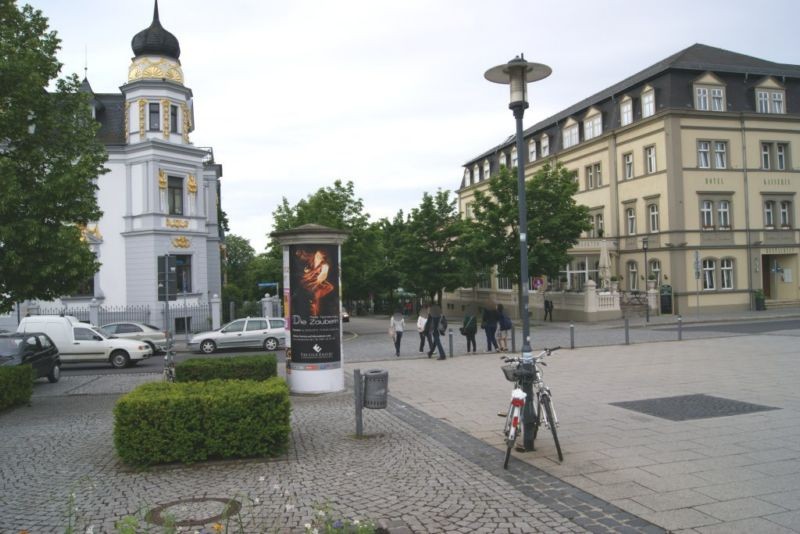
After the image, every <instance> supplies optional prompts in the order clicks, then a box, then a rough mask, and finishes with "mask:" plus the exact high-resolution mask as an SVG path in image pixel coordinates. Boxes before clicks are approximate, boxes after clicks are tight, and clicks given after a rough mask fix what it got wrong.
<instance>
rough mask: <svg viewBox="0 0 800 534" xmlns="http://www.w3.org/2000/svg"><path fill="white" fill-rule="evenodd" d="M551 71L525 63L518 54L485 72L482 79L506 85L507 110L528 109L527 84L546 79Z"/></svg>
mask: <svg viewBox="0 0 800 534" xmlns="http://www.w3.org/2000/svg"><path fill="white" fill-rule="evenodd" d="M552 72H553V71H552V70H551V69H550V67H548V66H547V65H542V64H541V63H530V62H528V61H525V56H524V55H523V54H520V55H519V56H517V57H515V58H514V59H512V60H511V61H509V62H508V63H505V64H503V65H497V66H496V67H492V68H491V69H489V70H487V71H486V73H485V74H484V75H483V76H484V78H486V79H487V80H489V81H490V82H494V83H503V84H508V85H509V86H510V88H511V101H510V102H509V104H508V107H509V108H512V109H513V108H515V107H522V108H527V107H528V84H529V83H530V82H535V81H538V80H541V79H543V78H547V77H548V76H550V74H551V73H552Z"/></svg>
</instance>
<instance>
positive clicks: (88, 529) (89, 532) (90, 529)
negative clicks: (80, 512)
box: [86, 525, 94, 534]
mask: <svg viewBox="0 0 800 534" xmlns="http://www.w3.org/2000/svg"><path fill="white" fill-rule="evenodd" d="M86 534H94V525H89V526H88V527H86Z"/></svg>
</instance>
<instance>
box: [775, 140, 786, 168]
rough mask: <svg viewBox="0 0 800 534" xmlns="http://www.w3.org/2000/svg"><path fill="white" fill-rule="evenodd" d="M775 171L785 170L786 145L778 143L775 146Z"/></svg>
mask: <svg viewBox="0 0 800 534" xmlns="http://www.w3.org/2000/svg"><path fill="white" fill-rule="evenodd" d="M775 169H777V170H779V171H785V170H786V145H785V144H783V143H778V144H777V145H776V146H775Z"/></svg>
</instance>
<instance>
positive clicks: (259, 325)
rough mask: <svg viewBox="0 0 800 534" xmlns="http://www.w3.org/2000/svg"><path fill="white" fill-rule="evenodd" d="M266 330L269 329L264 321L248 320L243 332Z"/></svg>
mask: <svg viewBox="0 0 800 534" xmlns="http://www.w3.org/2000/svg"><path fill="white" fill-rule="evenodd" d="M267 328H269V327H268V326H267V320H266V319H248V320H247V326H246V327H245V331H246V332H252V331H254V330H266V329H267Z"/></svg>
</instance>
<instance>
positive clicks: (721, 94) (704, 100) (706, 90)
mask: <svg viewBox="0 0 800 534" xmlns="http://www.w3.org/2000/svg"><path fill="white" fill-rule="evenodd" d="M709 95H710V98H709ZM694 108H695V109H697V110H700V111H709V110H711V111H725V91H724V89H723V88H722V87H695V89H694Z"/></svg>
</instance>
